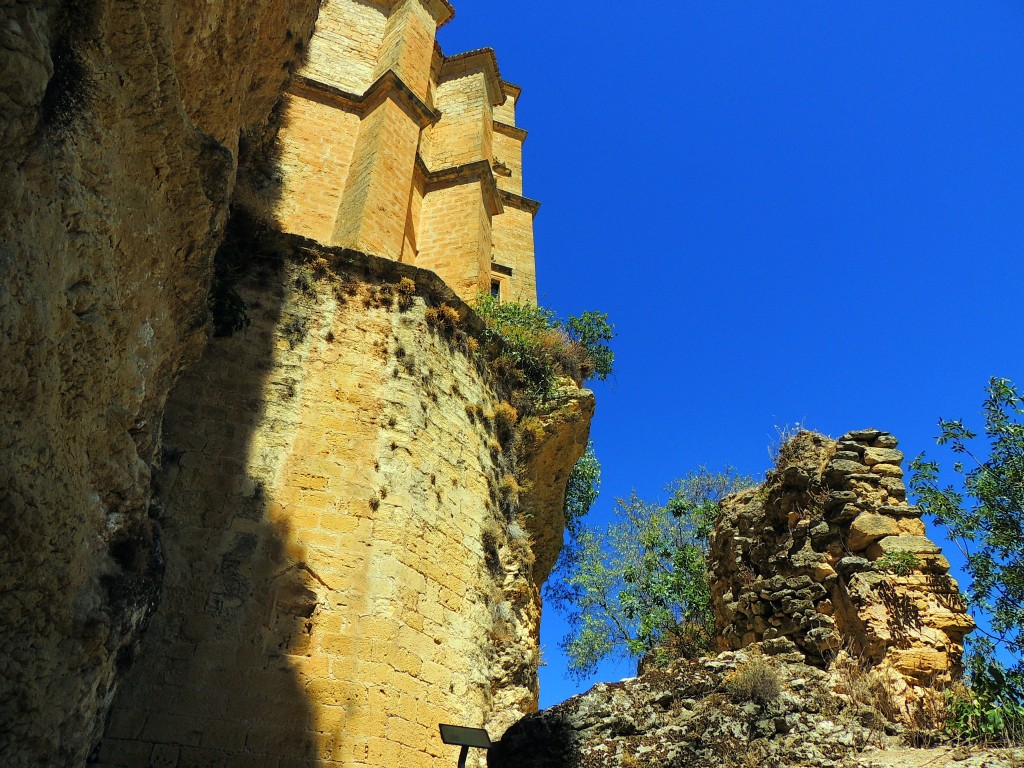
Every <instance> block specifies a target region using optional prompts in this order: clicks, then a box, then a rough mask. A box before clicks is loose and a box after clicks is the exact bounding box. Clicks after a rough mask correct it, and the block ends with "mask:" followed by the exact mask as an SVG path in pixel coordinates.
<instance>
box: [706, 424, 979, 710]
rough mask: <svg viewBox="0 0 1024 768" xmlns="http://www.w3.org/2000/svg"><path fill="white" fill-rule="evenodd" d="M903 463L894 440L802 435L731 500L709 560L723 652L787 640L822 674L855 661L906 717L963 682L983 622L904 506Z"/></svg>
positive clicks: (872, 435)
mask: <svg viewBox="0 0 1024 768" xmlns="http://www.w3.org/2000/svg"><path fill="white" fill-rule="evenodd" d="M902 460H903V455H902V453H901V452H900V451H899V450H897V441H896V438H894V437H893V436H892V435H890V434H888V433H886V432H880V431H878V430H862V431H858V432H850V433H848V434H846V435H844V436H843V437H841V438H840V439H839V440H838V441H833V440H830V439H829V438H826V437H824V436H823V435H818V434H814V433H810V432H802V433H800V434H798V435H797V436H795V437H794V438H793V439H792V440H790V441H789V442H787V443H786V444H785V445H784V446H783V447H782V449H781V450H780V455H779V459H778V465H777V467H776V468H775V469H774V470H773V471H772V472H771V473H769V476H768V478H767V480H766V482H765V484H764V485H763V486H761V487H759V488H756V489H752V490H749V491H746V492H744V493H742V494H739V495H737V496H734V497H731V498H729V499H727V500H726V501H725V502H724V503H723V509H722V515H721V517H720V519H719V521H718V523H717V525H716V527H715V530H714V533H713V534H712V537H711V554H710V562H711V572H712V593H713V601H714V611H715V616H716V621H717V625H718V631H719V633H720V641H719V642H720V646H721V648H723V649H726V648H729V649H738V648H743V647H745V646H747V645H749V644H751V643H753V642H757V641H760V640H770V639H773V638H778V637H785V638H789V639H791V640H792V641H794V642H795V643H796V644H797V646H798V647H799V648H800V650H801V651H802V652H803V653H805V654H806V655H807V657H808V659H809V660H811V662H812V663H815V664H818V665H821V666H824V665H825V664H826V663H828V662H829V661H831V660H832V659H834V658H835V657H836V655H837V654H840V653H842V654H848V655H852V656H853V657H855V658H856V659H858V660H859V661H861V662H863V663H865V664H867V665H868V666H869V667H871V668H873V669H874V671H875V674H877V675H879V676H881V677H884V678H886V679H888V681H889V683H890V684H891V686H892V688H893V693H894V695H895V696H896V697H897V698H898V699H899V700H900V701H901V702H902V704H903V705H904V707H905V709H906V711H907V713H908V716H909V714H910V713H911V712H912V711H913V710H914V709H915V708H916V707H919V706H922V705H923V703H924V702H925V701H926V700H927V699H928V698H929V697H930V696H932V695H933V694H934V692H935V691H937V690H941V689H942V688H943V687H945V686H946V685H948V684H949V683H950V682H951V681H952V680H953V679H954V677H955V676H956V675H957V673H958V671H959V666H960V660H961V656H962V654H963V638H964V635H965V634H967V633H968V632H970V631H971V629H972V628H973V626H974V624H973V622H972V620H971V618H970V616H968V615H967V614H966V612H965V610H966V609H965V605H964V603H963V601H962V599H961V597H960V593H959V589H958V587H957V584H956V582H955V581H954V580H953V579H952V578H950V576H949V575H948V573H947V572H948V571H949V563H948V562H947V561H946V559H945V558H944V557H943V556H942V554H941V552H940V551H939V548H938V547H937V546H936V545H935V544H934V543H933V542H932V541H930V540H929V539H928V538H927V537H926V536H925V526H924V523H923V522H922V520H921V516H920V512H919V510H917V509H916V508H914V507H912V506H908V505H907V503H906V489H905V487H904V485H903V480H902V476H903V470H902V469H901V467H900V464H901V462H902Z"/></svg>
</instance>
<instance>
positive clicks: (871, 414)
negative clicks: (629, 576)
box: [441, 0, 1024, 706]
mask: <svg viewBox="0 0 1024 768" xmlns="http://www.w3.org/2000/svg"><path fill="white" fill-rule="evenodd" d="M584 9H585V12H584ZM456 11H457V15H456V18H455V20H454V21H453V22H452V23H451V24H450V25H449V26H448V27H447V28H445V29H444V30H442V34H441V43H442V45H443V46H444V48H445V51H446V52H447V53H457V52H459V51H462V50H468V49H472V48H479V47H484V46H490V47H493V48H495V49H496V50H497V52H498V59H499V62H500V64H501V68H502V74H503V76H504V77H505V78H506V79H508V80H511V81H513V82H516V83H519V84H520V85H522V86H523V88H524V92H523V97H522V100H521V106H520V110H519V124H520V125H521V126H523V127H524V128H526V129H527V130H529V131H530V136H529V139H528V140H527V142H526V156H525V162H526V166H525V169H524V182H525V193H526V194H527V195H528V196H531V197H535V198H537V199H539V200H541V201H542V203H543V207H542V208H541V211H540V214H539V215H538V217H537V221H536V234H537V268H538V274H539V283H540V293H541V301H542V303H544V304H546V305H547V306H550V307H552V308H554V309H555V310H557V311H558V312H559V313H561V314H574V313H578V312H580V311H582V310H585V309H599V310H601V311H606V312H608V313H609V314H610V315H611V319H612V321H613V322H614V323H615V325H616V328H617V331H618V338H617V339H616V343H615V349H616V354H617V359H616V369H617V373H616V375H615V376H614V378H613V379H612V380H610V381H609V382H608V383H606V384H599V385H597V386H596V387H595V391H596V393H597V398H598V404H597V416H596V418H595V420H594V424H593V433H592V436H593V440H594V442H595V444H596V448H597V452H598V455H599V457H600V459H601V461H602V464H603V467H604V482H603V486H602V496H601V499H600V500H599V501H598V503H597V505H596V507H595V510H594V512H593V513H592V518H593V519H594V520H595V521H596V522H598V523H600V522H602V521H605V520H607V519H608V518H609V516H610V513H611V509H612V506H613V503H614V498H615V497H616V496H624V495H628V494H629V492H630V490H632V489H634V488H635V489H636V490H637V492H638V493H639V494H640V495H641V496H644V497H647V498H659V497H663V494H662V493H661V489H662V488H663V487H664V486H665V485H666V484H667V483H668V482H670V481H671V480H672V479H673V478H675V477H677V476H679V475H682V474H684V473H685V472H687V471H688V470H690V469H693V468H695V467H697V466H698V465H701V464H703V465H707V466H709V467H711V468H719V467H722V466H725V465H727V464H729V465H733V466H735V467H737V468H738V469H740V470H741V471H743V472H746V473H749V474H753V475H761V474H763V472H764V471H765V470H766V469H767V468H768V452H767V447H768V446H769V444H770V443H771V442H772V440H773V438H774V437H775V435H776V429H775V427H776V425H785V424H793V423H795V422H802V423H804V424H806V425H808V426H809V427H811V428H814V429H817V430H819V431H821V432H825V433H827V434H831V435H833V436H837V435H839V434H841V433H842V432H845V431H847V430H849V429H855V428H861V427H867V426H876V427H879V428H881V429H886V430H889V431H891V432H893V433H894V434H896V435H897V436H898V437H899V438H900V439H901V441H902V447H903V449H904V451H905V452H906V453H907V455H908V456H914V455H916V454H917V453H919V452H920V451H922V450H926V449H928V450H929V453H930V454H934V455H942V454H939V453H938V452H937V451H936V449H935V448H934V447H933V443H932V437H933V436H934V435H935V434H936V433H937V429H936V421H937V419H938V418H939V417H947V418H959V417H965V418H969V419H974V417H975V415H976V414H977V412H978V411H979V409H980V405H981V400H982V387H983V385H984V383H985V382H986V381H987V379H988V378H989V377H990V376H993V375H999V376H1005V377H1008V378H1011V379H1014V380H1015V381H1017V382H1020V383H1021V384H1024V361H1022V359H1021V354H1020V352H1021V339H1022V337H1024V313H1022V312H1021V304H1022V285H1024V260H1022V258H1021V255H1022V252H1024V216H1022V212H1024V3H1021V2H1010V1H1009V0H1003V1H1000V2H995V1H992V0H971V2H966V1H963V2H957V3H954V2H946V1H944V0H908V1H905V2H898V3H897V2H892V0H884V1H882V0H858V2H855V3H832V2H821V0H799V1H797V0H743V1H742V2H740V1H738V0H732V1H731V2H725V1H722V0H719V1H717V2H716V1H715V0H702V1H701V2H689V1H683V2H680V0H672V1H669V0H647V1H646V2H633V3H626V2H615V3H612V2H607V0H591V1H590V2H587V3H552V2H550V0H518V1H517V2H515V3H502V2H495V1H493V0H488V1H487V2H482V1H481V0H474V1H471V0H456ZM975 423H979V421H978V420H975ZM564 632H565V627H564V626H563V625H562V624H561V622H560V620H559V617H558V616H557V615H556V614H555V613H554V612H553V611H548V612H546V613H545V617H544V623H543V628H542V644H543V646H544V657H545V659H546V661H547V666H546V667H544V668H543V669H542V670H541V704H542V706H548V705H550V704H553V703H556V702H558V701H561V700H562V699H564V698H566V697H567V696H569V695H572V694H573V693H576V692H578V691H580V690H585V689H586V688H588V687H590V685H591V684H593V683H594V682H598V681H599V680H601V679H605V680H611V679H619V678H621V677H623V676H627V675H629V674H631V673H632V671H633V665H632V663H626V664H619V665H613V664H609V665H607V666H605V667H604V668H602V669H601V671H600V673H599V674H598V675H597V676H596V677H595V678H594V679H592V680H590V681H587V682H585V683H583V684H579V685H577V684H573V683H572V682H571V681H569V680H568V679H567V678H566V676H565V661H564V659H563V657H562V654H561V651H560V649H559V640H560V638H561V636H562V635H563V634H564Z"/></svg>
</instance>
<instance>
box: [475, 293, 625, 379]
mask: <svg viewBox="0 0 1024 768" xmlns="http://www.w3.org/2000/svg"><path fill="white" fill-rule="evenodd" d="M476 311H477V313H478V314H479V315H480V317H481V318H483V321H484V324H485V326H486V330H485V336H486V337H487V338H488V339H497V340H500V341H501V342H502V344H503V346H504V348H505V353H504V356H505V357H506V358H508V361H509V362H510V363H512V364H513V365H514V366H515V368H516V369H517V370H518V371H519V372H520V373H521V374H522V376H523V383H524V384H525V385H526V386H527V387H528V388H530V389H531V390H534V391H535V392H536V393H537V394H539V395H544V394H546V393H547V392H548V391H549V390H550V389H551V386H552V384H553V383H554V379H555V377H556V376H559V375H562V376H568V377H570V378H571V379H573V380H574V381H576V383H577V384H582V383H583V382H585V381H587V380H589V379H591V378H595V377H596V378H598V379H601V380H604V379H606V378H608V376H610V375H611V373H612V364H613V362H614V359H615V355H614V353H613V352H612V350H611V348H610V347H609V346H608V342H610V341H611V340H612V338H614V336H615V328H614V326H612V324H611V323H609V322H608V315H606V314H602V313H600V312H584V313H583V314H582V315H580V316H579V317H570V318H568V319H567V320H559V319H558V317H557V316H556V315H555V313H554V312H552V311H551V310H550V309H545V308H544V307H536V306H533V305H532V304H520V303H518V302H515V301H499V300H498V299H496V298H494V297H493V296H491V295H490V294H480V295H479V296H478V297H477V299H476Z"/></svg>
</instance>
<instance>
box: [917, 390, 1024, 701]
mask: <svg viewBox="0 0 1024 768" xmlns="http://www.w3.org/2000/svg"><path fill="white" fill-rule="evenodd" d="M986 395H987V397H986V399H985V404H984V408H983V414H984V421H985V424H984V436H981V435H979V434H977V433H975V432H973V431H971V430H970V429H969V428H968V427H967V426H966V425H965V424H964V422H963V421H962V420H955V421H952V420H945V419H943V420H940V421H939V429H940V431H941V434H940V435H939V437H938V438H936V442H937V443H938V444H939V445H948V446H949V447H950V448H951V449H952V451H953V453H954V454H956V455H957V456H958V457H959V458H958V459H957V460H956V461H955V462H954V463H953V466H952V469H953V473H954V475H955V476H956V482H955V483H953V484H948V485H945V486H942V485H940V467H939V464H938V463H937V462H934V461H925V457H924V454H921V455H920V456H918V457H917V458H916V459H915V460H914V461H913V462H912V463H911V469H913V470H914V475H913V477H912V478H911V481H910V487H911V489H912V490H913V492H914V493H915V494H916V495H917V497H918V504H919V505H920V506H921V508H922V510H923V511H925V512H927V513H930V514H932V515H934V516H935V520H936V522H937V523H938V524H940V525H942V526H945V528H946V529H947V531H948V532H949V536H950V539H951V540H953V541H954V542H956V543H957V545H958V546H959V547H960V549H961V551H962V552H963V554H964V557H965V559H966V570H967V573H968V575H969V577H970V585H969V588H968V597H969V599H970V603H971V604H972V607H973V609H974V610H975V611H981V612H983V613H985V614H987V616H988V617H990V619H991V630H987V629H983V630H979V632H978V633H977V636H978V639H976V640H973V642H972V651H973V654H974V658H973V659H972V663H973V665H974V667H975V668H976V669H977V670H980V669H981V667H979V666H978V665H979V664H981V665H982V666H987V660H989V659H992V658H994V657H993V655H992V651H993V648H994V646H1000V647H1002V648H1004V649H1005V650H1006V651H1008V652H1009V653H1010V654H1011V655H1012V657H1013V658H1014V659H1015V661H1014V663H1013V664H1012V669H1011V670H1010V671H1011V676H1012V677H1013V678H1014V679H1015V680H1016V683H1017V684H1018V685H1020V683H1021V682H1022V680H1024V663H1022V660H1024V400H1022V399H1021V396H1020V394H1019V393H1018V392H1017V390H1016V388H1015V387H1014V385H1013V384H1012V383H1011V382H1010V381H1009V380H1007V379H1000V378H992V379H991V380H990V381H989V383H988V386H987V387H986Z"/></svg>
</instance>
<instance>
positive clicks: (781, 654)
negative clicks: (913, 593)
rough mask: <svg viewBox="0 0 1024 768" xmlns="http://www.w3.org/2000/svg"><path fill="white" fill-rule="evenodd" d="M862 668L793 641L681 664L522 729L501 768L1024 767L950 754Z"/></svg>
mask: <svg viewBox="0 0 1024 768" xmlns="http://www.w3.org/2000/svg"><path fill="white" fill-rule="evenodd" d="M871 681H872V678H870V677H869V676H867V675H865V674H864V673H863V672H861V671H860V669H859V666H858V665H857V664H855V663H852V662H851V663H846V664H844V663H841V662H840V663H836V664H833V666H832V667H831V668H830V669H829V670H827V671H826V670H822V669H819V668H817V667H813V666H809V665H807V664H806V663H804V657H803V655H802V654H801V653H800V652H799V651H797V649H796V647H795V645H793V644H792V643H791V642H789V641H787V640H777V641H768V642H765V643H759V644H756V645H753V646H751V647H749V648H747V649H744V650H742V651H729V652H726V653H722V654H720V655H719V656H717V657H713V658H703V659H694V660H687V659H680V660H676V661H673V662H671V663H670V664H669V665H668V666H666V667H664V668H660V669H651V670H649V671H647V672H645V673H644V674H643V675H641V676H640V677H636V678H631V679H628V680H623V681H621V682H619V683H613V684H600V685H597V686H595V687H594V688H593V689H591V690H590V691H589V692H587V693H585V694H582V695H580V696H576V697H574V698H572V699H569V700H568V701H566V702H564V703H563V704H560V705H558V706H556V707H552V708H551V709H548V710H545V711H543V712H539V713H537V714H534V715H531V716H529V717H527V718H524V719H523V720H521V721H520V722H519V723H517V724H516V725H515V726H513V727H512V728H511V729H510V730H509V731H508V732H507V733H506V734H505V735H504V737H503V738H502V739H501V741H500V742H499V743H498V744H497V745H496V746H495V748H494V749H492V750H491V752H490V755H489V765H490V766H491V768H599V767H600V768H641V767H643V768H706V767H707V766H722V767H723V768H733V767H735V768H747V767H749V768H754V767H755V766H757V767H759V768H782V767H787V768H788V767H792V768H797V767H798V766H799V767H800V768H852V767H853V766H864V767H865V768H866V767H867V766H873V767H875V768H883V767H885V768H924V766H929V767H931V766H962V767H963V768H967V766H970V767H971V768H1022V767H1024V750H1009V749H987V748H981V747H976V746H975V747H971V746H963V745H956V744H950V743H946V742H945V740H944V738H943V737H942V736H941V734H938V733H936V732H934V731H928V730H926V729H925V728H924V726H925V725H926V723H925V722H924V720H922V722H921V725H922V727H921V728H910V727H907V726H905V725H901V724H898V723H897V722H896V719H897V713H895V712H894V711H892V710H891V708H890V707H889V706H887V701H886V698H887V697H886V691H885V690H881V689H879V687H878V685H877V684H876V683H872V682H871Z"/></svg>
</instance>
